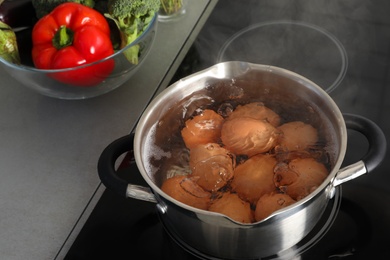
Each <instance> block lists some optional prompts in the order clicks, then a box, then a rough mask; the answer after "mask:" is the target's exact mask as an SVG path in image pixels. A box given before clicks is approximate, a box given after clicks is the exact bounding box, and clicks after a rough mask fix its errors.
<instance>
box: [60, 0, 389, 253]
mask: <svg viewBox="0 0 390 260" xmlns="http://www.w3.org/2000/svg"><path fill="white" fill-rule="evenodd" d="M389 13H390V2H389V1H385V0H381V1H379V0H378V1H375V2H374V1H362V0H347V1H335V0H321V1H318V0H308V1H298V0H296V1H287V0H285V1H281V0H270V1H260V0H256V1H255V0H253V1H249V0H245V1H234V0H221V1H219V2H218V4H217V5H216V7H215V9H214V10H213V12H212V14H211V15H210V17H209V19H208V21H207V22H206V24H205V25H204V27H203V29H202V30H201V32H200V33H199V35H198V37H197V39H196V40H195V42H194V44H193V46H192V47H191V48H190V50H189V52H188V54H187V56H186V57H185V58H184V60H183V62H182V64H181V66H180V67H179V69H178V71H177V73H176V74H175V76H174V77H173V79H172V82H174V81H176V80H178V79H180V78H182V77H185V76H187V75H190V74H191V73H194V72H196V71H199V70H201V69H204V68H207V67H209V66H212V65H214V64H215V63H218V62H221V61H227V60H242V61H248V62H254V63H263V64H269V65H274V66H279V67H283V68H286V69H289V70H293V71H295V72H297V73H299V74H302V75H303V76H305V77H307V78H309V79H311V80H312V81H314V82H316V83H317V84H318V85H320V86H321V87H322V88H324V89H325V90H326V91H327V92H328V93H329V95H330V96H331V97H332V98H333V99H334V100H335V102H336V103H337V105H338V106H339V108H340V110H341V111H342V112H345V113H354V114H358V115H362V116H364V117H367V118H369V119H371V120H372V121H374V122H375V123H377V124H378V126H379V127H380V128H381V129H382V130H383V132H384V133H385V135H386V137H387V139H389V138H390V123H389V120H388V115H387V113H389V112H390V102H389V101H388V100H390V33H389V32H390V15H389ZM183 19H185V16H184V17H183ZM367 148H368V143H367V141H366V140H365V138H364V137H362V136H361V135H360V134H359V133H356V132H354V131H350V130H349V131H348V148H347V154H346V157H345V160H344V163H343V166H342V167H344V166H346V165H350V164H352V163H354V162H356V161H358V160H359V159H360V158H361V157H362V156H363V155H364V154H365V152H366V150H367ZM118 175H120V176H121V177H122V178H124V179H126V180H128V181H131V182H132V183H134V184H140V185H143V186H146V185H147V184H146V182H145V181H144V180H143V179H142V177H141V175H140V173H139V172H138V170H137V167H136V165H135V163H134V161H133V159H132V156H131V153H129V154H127V156H125V157H124V159H123V162H122V164H121V166H120V168H119V170H118ZM389 183H390V161H389V160H388V159H385V160H384V162H383V163H382V164H381V165H380V166H379V167H377V168H376V169H375V170H374V171H372V172H370V173H369V174H367V175H364V176H361V177H359V178H357V179H355V180H351V181H349V182H346V183H344V184H342V185H341V186H340V187H339V188H337V190H336V195H335V198H334V199H332V200H331V201H330V202H329V204H328V206H327V209H326V211H325V213H324V214H323V216H322V218H321V219H320V221H319V222H318V224H317V225H316V227H315V228H314V229H313V230H312V231H311V232H310V233H309V234H308V235H307V236H306V237H305V238H304V239H303V240H302V241H301V242H299V243H298V244H297V245H295V246H294V247H292V248H291V249H288V250H286V251H285V252H280V253H277V254H275V255H270V256H269V257H267V258H265V259H390V247H389V246H388V245H387V239H388V234H389V233H390V221H389V219H390V187H389ZM139 256H142V258H144V259H172V260H173V259H181V260H185V259H194V260H195V259H218V258H216V257H215V256H208V255H204V254H203V253H202V252H199V251H197V250H196V249H194V248H192V247H191V246H190V245H187V244H185V243H184V242H183V241H180V239H178V238H177V237H175V236H174V235H173V234H171V233H170V232H169V230H166V229H165V227H164V225H163V223H162V222H161V221H160V219H159V213H158V211H157V210H156V205H155V204H153V203H148V202H144V201H138V200H135V199H126V198H122V197H120V196H119V195H117V194H114V193H113V192H111V191H110V190H105V191H104V193H103V195H102V196H101V198H100V200H99V201H98V203H97V204H96V206H95V208H94V209H93V211H92V213H91V215H90V216H89V218H88V220H87V221H86V223H85V225H84V226H83V228H82V229H81V231H80V233H79V235H78V236H77V238H76V239H75V242H74V243H73V245H72V247H71V248H70V250H69V252H68V254H67V256H66V259H69V260H72V259H139Z"/></svg>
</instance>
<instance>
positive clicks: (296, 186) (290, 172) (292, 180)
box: [274, 158, 329, 200]
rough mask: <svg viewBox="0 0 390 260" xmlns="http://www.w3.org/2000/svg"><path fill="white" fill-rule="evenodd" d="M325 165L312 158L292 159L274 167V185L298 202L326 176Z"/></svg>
mask: <svg viewBox="0 0 390 260" xmlns="http://www.w3.org/2000/svg"><path fill="white" fill-rule="evenodd" d="M328 174H329V173H328V170H327V169H326V167H325V165H323V164H322V163H320V162H318V161H316V160H315V159H313V158H302V159H294V160H292V161H290V162H289V163H288V164H286V163H280V164H278V165H277V166H276V167H275V176H274V180H275V185H276V186H277V187H279V189H280V190H282V191H284V192H285V193H287V194H288V195H289V196H290V197H291V198H293V199H295V200H300V199H302V198H304V197H306V196H307V195H309V194H310V193H311V192H313V191H314V190H315V189H316V188H317V187H318V186H319V185H321V183H322V182H323V181H324V180H325V179H326V177H327V176H328Z"/></svg>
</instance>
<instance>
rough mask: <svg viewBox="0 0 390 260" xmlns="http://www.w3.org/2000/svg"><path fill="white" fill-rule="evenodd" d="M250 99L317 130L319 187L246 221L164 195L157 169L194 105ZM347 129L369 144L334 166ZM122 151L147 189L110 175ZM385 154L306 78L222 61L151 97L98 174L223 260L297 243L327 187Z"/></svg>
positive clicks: (356, 120)
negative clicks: (324, 173)
mask: <svg viewBox="0 0 390 260" xmlns="http://www.w3.org/2000/svg"><path fill="white" fill-rule="evenodd" d="M250 101H262V102H264V103H265V105H267V106H268V107H270V108H272V109H274V110H276V111H288V115H285V116H288V117H290V118H292V119H295V118H304V119H305V120H309V121H310V122H311V123H312V124H313V125H314V126H315V127H316V128H317V129H320V131H321V132H322V135H323V136H324V137H325V139H326V143H327V151H328V155H329V159H330V164H331V172H330V174H329V176H328V178H327V179H326V180H325V181H324V182H323V183H322V185H321V186H319V187H318V188H317V189H316V190H315V191H314V192H312V193H311V194H310V195H309V196H307V197H305V198H304V199H302V200H300V201H298V202H297V203H295V204H293V205H291V206H289V207H287V208H285V209H283V210H280V211H277V212H275V213H274V214H272V215H271V216H269V217H268V218H266V219H265V220H263V221H260V222H257V223H253V224H242V223H238V222H235V221H233V220H232V219H230V218H229V217H227V216H224V215H221V214H218V213H214V212H209V211H204V210H199V209H196V208H193V207H190V206H188V205H185V204H183V203H181V202H179V201H176V200H175V199H173V198H171V197H169V196H168V195H167V194H165V193H164V192H163V191H162V190H161V189H160V186H161V183H162V182H163V180H164V179H166V178H167V177H168V176H167V175H168V174H173V173H172V172H174V171H172V168H169V169H167V168H165V166H166V165H168V166H169V163H170V161H171V160H173V159H174V158H176V157H178V156H182V153H181V151H182V149H181V148H179V147H181V145H182V144H180V142H178V141H177V140H178V135H179V134H178V133H179V129H180V127H181V126H182V125H183V122H184V121H185V120H186V119H188V118H189V117H190V116H191V115H192V114H193V112H194V111H195V110H196V109H198V108H199V107H201V108H206V107H218V106H221V105H223V104H224V102H228V103H229V104H232V103H235V104H237V103H247V102H250ZM347 128H349V129H353V130H357V131H359V132H361V133H362V134H363V135H365V136H366V138H367V140H368V141H369V144H370V146H369V150H368V152H367V153H366V155H365V156H364V157H363V158H362V159H361V160H360V161H358V162H356V163H354V164H352V165H349V166H347V167H344V168H342V169H340V167H341V164H342V161H343V159H344V155H345V152H346V148H347ZM130 150H132V151H133V152H134V157H135V160H136V163H137V167H138V169H139V171H140V173H141V174H142V176H143V178H144V179H145V181H146V182H147V183H148V185H149V186H150V187H140V186H136V185H133V184H131V183H127V182H125V181H124V180H122V179H120V178H118V177H117V176H116V173H115V168H114V167H115V161H116V159H117V158H118V157H119V156H120V155H121V154H123V153H125V152H127V151H130ZM385 153H386V140H385V136H384V134H383V132H382V131H381V130H380V128H379V127H378V126H377V125H376V124H374V123H373V122H372V121H370V120H368V119H366V118H363V117H361V116H357V115H350V114H344V115H342V114H341V112H340V110H339V109H338V107H337V105H336V104H335V103H334V101H333V100H332V99H331V98H330V97H329V95H328V94H327V93H326V92H324V91H323V90H322V89H321V88H320V87H318V86H317V85H316V84H314V83H313V82H311V81H309V80H308V79H306V78H304V77H302V76H300V75H297V74H295V73H293V72H290V71H287V70H284V69H281V68H277V67H272V66H266V65H257V64H250V63H245V62H226V63H220V64H217V65H215V66H213V67H211V68H209V69H206V70H204V71H201V72H198V73H195V74H193V75H191V76H189V77H186V78H184V79H182V80H180V81H178V82H176V83H175V84H173V85H172V86H170V87H168V88H167V89H166V90H164V91H163V92H162V93H161V94H159V95H158V96H157V97H156V98H155V99H154V100H153V101H152V102H151V103H150V105H149V106H148V107H147V109H146V110H145V112H144V113H143V115H142V117H141V119H140V121H139V123H138V126H137V129H136V131H135V136H134V143H133V135H132V134H131V135H129V136H125V137H122V138H120V139H118V140H116V141H114V142H113V143H112V144H110V145H109V146H108V147H107V148H106V149H105V150H104V151H103V153H102V155H101V157H100V159H99V163H98V172H99V176H100V178H101V180H102V182H103V183H104V185H105V186H106V187H107V188H109V189H112V190H114V191H116V192H118V193H119V194H120V195H122V196H126V197H131V198H135V199H140V200H146V201H151V202H154V203H156V205H157V209H158V212H159V216H160V217H161V221H162V222H163V224H164V226H165V227H166V228H167V229H168V230H169V232H170V233H171V234H173V235H174V236H175V237H176V238H177V239H179V240H180V241H182V242H183V243H185V244H186V245H190V246H191V247H192V248H194V250H196V251H198V252H202V254H205V255H207V256H210V257H217V258H223V259H258V258H262V257H267V256H270V255H275V254H278V253H279V252H282V251H283V250H287V249H288V248H290V247H292V246H293V245H295V244H297V243H298V242H299V241H300V240H301V239H302V238H303V237H305V236H306V235H307V234H308V233H309V231H310V230H311V229H312V228H313V227H314V226H315V224H316V223H317V221H318V220H319V219H320V217H321V215H322V214H323V212H324V210H325V207H326V205H327V204H328V202H329V200H330V199H332V198H333V196H334V193H335V188H336V187H337V186H338V185H340V184H342V183H344V182H346V181H349V180H351V179H354V178H356V177H358V176H360V175H362V174H365V173H368V172H371V171H372V170H373V169H374V168H375V167H377V166H378V165H379V164H380V162H381V161H382V160H383V158H384V156H385ZM168 172H169V173H168Z"/></svg>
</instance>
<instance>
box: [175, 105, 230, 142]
mask: <svg viewBox="0 0 390 260" xmlns="http://www.w3.org/2000/svg"><path fill="white" fill-rule="evenodd" d="M223 121H224V119H223V117H222V116H220V115H219V114H217V112H215V111H214V110H211V109H205V110H204V111H203V112H202V113H201V114H200V115H197V116H194V117H193V118H192V119H188V120H187V121H186V122H185V127H184V128H183V129H182V130H181V135H182V137H183V141H184V143H185V145H186V147H187V148H188V149H191V148H193V147H194V146H196V145H198V144H207V143H216V142H218V141H219V138H220V135H221V127H222V123H223Z"/></svg>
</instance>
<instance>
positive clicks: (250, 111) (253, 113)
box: [228, 102, 280, 127]
mask: <svg viewBox="0 0 390 260" xmlns="http://www.w3.org/2000/svg"><path fill="white" fill-rule="evenodd" d="M239 117H250V118H253V119H257V120H265V121H267V122H268V123H270V124H271V125H273V126H275V127H277V126H278V125H279V124H280V116H279V115H278V114H276V113H275V112H274V111H273V110H271V109H269V108H268V107H266V106H265V105H264V103H262V102H253V103H249V104H246V105H239V106H237V107H236V109H235V110H234V111H233V112H232V113H231V114H230V115H229V117H228V119H233V118H239Z"/></svg>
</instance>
